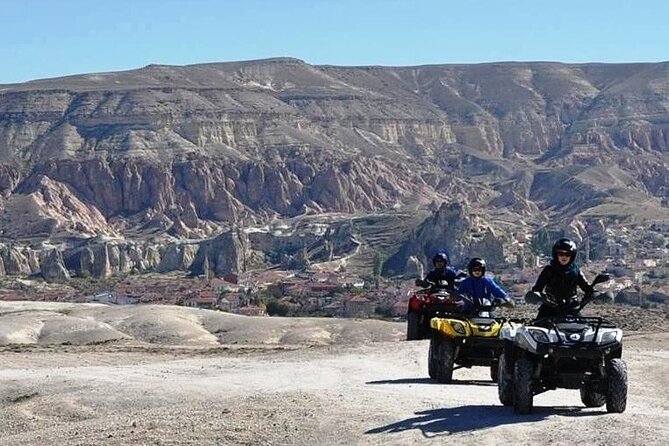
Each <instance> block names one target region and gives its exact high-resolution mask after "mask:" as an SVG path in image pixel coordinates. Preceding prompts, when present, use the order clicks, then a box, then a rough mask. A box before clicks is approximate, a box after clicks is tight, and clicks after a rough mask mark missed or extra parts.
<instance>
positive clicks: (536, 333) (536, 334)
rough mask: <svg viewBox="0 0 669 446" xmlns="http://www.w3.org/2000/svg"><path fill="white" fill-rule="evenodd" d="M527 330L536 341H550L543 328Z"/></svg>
mask: <svg viewBox="0 0 669 446" xmlns="http://www.w3.org/2000/svg"><path fill="white" fill-rule="evenodd" d="M527 331H528V332H529V333H530V335H531V336H532V338H533V339H534V340H535V341H537V342H544V343H548V342H550V340H549V339H548V336H547V335H546V333H545V332H544V331H543V330H537V329H532V328H529V329H528V330H527Z"/></svg>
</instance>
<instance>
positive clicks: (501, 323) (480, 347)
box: [428, 296, 522, 383]
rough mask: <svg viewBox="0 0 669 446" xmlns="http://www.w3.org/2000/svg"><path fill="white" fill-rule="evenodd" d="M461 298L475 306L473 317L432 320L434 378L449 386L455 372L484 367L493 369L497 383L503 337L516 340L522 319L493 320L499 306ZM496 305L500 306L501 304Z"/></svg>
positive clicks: (431, 369)
mask: <svg viewBox="0 0 669 446" xmlns="http://www.w3.org/2000/svg"><path fill="white" fill-rule="evenodd" d="M461 298H462V299H464V300H467V301H469V303H470V304H472V305H473V306H474V308H475V311H474V312H473V314H472V313H470V314H462V313H457V312H453V313H452V314H450V315H447V316H444V317H434V318H432V319H431V320H430V327H431V329H432V336H431V339H430V348H429V351H428V373H429V375H430V378H432V379H436V380H437V381H439V382H441V383H449V382H451V379H452V378H453V370H455V369H458V368H462V367H467V368H469V367H472V366H484V367H490V378H492V380H493V381H494V382H497V377H498V364H497V362H498V360H499V357H500V354H501V353H502V352H503V351H504V339H503V337H504V338H506V337H511V339H513V334H514V333H515V330H516V329H517V328H518V327H520V326H521V325H522V323H521V321H520V320H507V319H504V318H496V317H492V309H493V308H494V306H495V305H493V304H492V303H490V302H483V303H476V304H475V303H474V301H473V300H472V299H471V298H469V297H467V296H461ZM486 303H487V305H486ZM495 304H497V305H499V303H498V302H495ZM502 334H503V336H501V335H502Z"/></svg>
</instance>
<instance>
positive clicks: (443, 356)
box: [437, 339, 455, 384]
mask: <svg viewBox="0 0 669 446" xmlns="http://www.w3.org/2000/svg"><path fill="white" fill-rule="evenodd" d="M438 353H439V361H438V365H437V381H439V382H440V383H444V384H446V383H450V382H451V380H452V379H453V363H454V362H455V361H454V360H455V348H454V347H453V342H452V341H451V340H450V339H442V341H441V342H440V346H439V351H438Z"/></svg>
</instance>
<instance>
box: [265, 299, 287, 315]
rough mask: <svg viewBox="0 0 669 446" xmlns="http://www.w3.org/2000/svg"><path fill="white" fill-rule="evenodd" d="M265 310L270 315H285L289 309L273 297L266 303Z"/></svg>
mask: <svg viewBox="0 0 669 446" xmlns="http://www.w3.org/2000/svg"><path fill="white" fill-rule="evenodd" d="M266 311H267V314H269V315H270V316H286V315H287V314H288V312H289V311H290V307H289V306H288V305H286V304H284V303H282V302H279V301H278V300H276V299H273V300H271V301H269V302H268V303H267V307H266Z"/></svg>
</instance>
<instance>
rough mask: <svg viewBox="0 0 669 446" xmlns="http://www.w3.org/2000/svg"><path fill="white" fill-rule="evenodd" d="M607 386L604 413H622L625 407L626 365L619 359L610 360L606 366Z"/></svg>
mask: <svg viewBox="0 0 669 446" xmlns="http://www.w3.org/2000/svg"><path fill="white" fill-rule="evenodd" d="M606 372H607V373H608V375H609V385H608V389H607V392H606V411H607V412H614V413H622V412H624V411H625V408H626V407H627V364H625V361H623V360H622V359H620V358H615V359H611V360H610V361H608V363H607V365H606Z"/></svg>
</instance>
